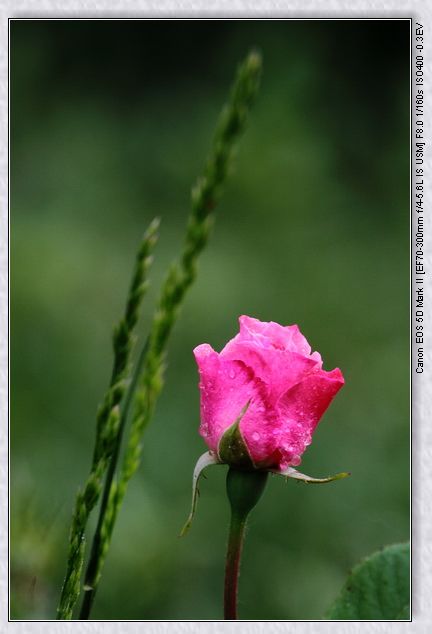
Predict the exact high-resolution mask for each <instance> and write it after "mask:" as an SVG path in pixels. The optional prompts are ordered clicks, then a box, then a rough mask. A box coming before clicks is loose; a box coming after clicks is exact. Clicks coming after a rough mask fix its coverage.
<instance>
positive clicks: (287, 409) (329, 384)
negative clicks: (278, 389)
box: [276, 368, 344, 468]
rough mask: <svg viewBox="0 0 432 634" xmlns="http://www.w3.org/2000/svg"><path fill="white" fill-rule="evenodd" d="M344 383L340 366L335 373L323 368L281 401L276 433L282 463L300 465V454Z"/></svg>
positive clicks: (308, 443)
mask: <svg viewBox="0 0 432 634" xmlns="http://www.w3.org/2000/svg"><path fill="white" fill-rule="evenodd" d="M343 384H344V378H343V376H342V373H341V371H340V370H339V368H336V369H335V370H332V371H331V372H325V371H324V370H319V371H318V372H316V373H314V374H311V375H310V376H308V377H306V378H305V379H304V380H303V381H301V382H300V383H298V384H297V385H295V386H293V387H292V388H290V389H289V390H288V391H287V392H286V394H284V395H283V397H282V398H281V399H280V401H279V404H278V406H279V415H280V418H279V421H280V423H281V426H280V428H279V430H278V431H277V432H276V435H277V436H278V442H277V444H278V448H279V452H280V466H281V468H284V467H286V466H288V465H292V466H297V465H299V464H300V462H301V458H300V456H301V455H302V453H303V452H304V451H305V449H306V447H307V446H308V445H310V443H311V441H312V433H313V432H314V430H315V428H316V426H317V424H318V422H319V420H320V418H321V416H322V415H323V414H324V412H325V411H326V409H327V408H328V406H329V405H330V403H331V401H332V400H333V398H334V397H335V396H336V394H337V392H338V391H339V390H340V388H341V387H342V385H343Z"/></svg>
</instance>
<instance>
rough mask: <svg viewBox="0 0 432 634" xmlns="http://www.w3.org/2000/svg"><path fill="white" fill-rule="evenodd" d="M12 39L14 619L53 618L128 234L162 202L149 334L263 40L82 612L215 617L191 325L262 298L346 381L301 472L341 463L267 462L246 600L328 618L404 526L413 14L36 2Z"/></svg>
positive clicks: (208, 332)
mask: <svg viewBox="0 0 432 634" xmlns="http://www.w3.org/2000/svg"><path fill="white" fill-rule="evenodd" d="M10 43H11V206H12V213H11V225H12V226H11V265H12V269H11V270H12V278H11V310H12V326H11V335H12V336H11V381H12V382H11V430H10V433H11V464H12V470H11V584H12V585H11V616H12V618H14V619H15V618H21V619H23V618H24V619H36V618H53V617H54V616H55V608H56V604H57V600H58V597H59V592H60V586H61V582H62V576H63V574H64V571H65V557H66V551H67V538H68V531H69V524H70V517H71V509H72V505H73V501H74V496H75V494H76V491H77V488H78V486H79V484H80V483H82V482H83V481H84V478H85V476H86V474H87V471H88V468H89V464H90V459H91V455H92V447H93V438H94V428H95V422H94V421H95V412H96V408H97V404H98V402H99V401H100V399H101V397H102V394H103V392H104V390H105V388H106V386H107V381H108V379H109V374H110V365H111V343H110V337H111V332H112V327H113V325H114V323H115V322H116V321H117V319H118V318H119V316H120V314H121V311H122V309H123V302H124V299H125V294H126V289H127V286H128V284H129V276H130V271H131V266H132V262H133V259H134V256H135V251H136V248H137V245H138V243H139V240H140V237H141V234H142V233H143V231H144V229H145V227H146V225H147V224H148V222H149V221H150V220H151V219H152V218H153V217H154V216H155V215H159V216H161V218H162V226H161V237H160V243H159V245H158V247H157V251H156V260H155V264H154V268H153V272H152V290H151V292H150V294H149V296H148V301H147V302H146V305H145V311H144V313H145V314H144V317H143V321H142V325H141V328H140V332H141V333H142V334H143V335H144V334H145V328H146V325H147V324H148V323H149V318H150V316H151V313H152V310H153V305H154V299H155V297H156V291H157V287H158V284H159V283H160V281H161V279H162V278H163V275H164V271H165V269H166V266H167V264H168V263H169V262H170V261H171V260H172V259H173V258H174V257H176V256H177V254H178V252H179V247H180V241H181V239H182V236H183V232H184V226H185V220H186V217H187V214H188V211H189V192H190V187H191V185H192V183H193V182H194V180H195V178H196V176H197V175H198V174H199V172H200V170H201V167H202V164H203V161H204V158H205V156H206V154H207V150H208V148H209V144H210V140H211V137H212V132H213V129H214V123H215V120H216V118H217V115H218V112H219V110H220V107H221V105H222V103H223V102H224V100H225V96H226V93H227V89H228V86H229V85H230V82H231V79H232V77H233V74H234V70H235V67H236V65H237V63H238V62H239V60H240V59H241V58H242V57H243V56H244V55H245V54H246V52H247V51H248V49H249V48H250V47H251V46H257V47H259V48H260V49H261V51H262V53H263V57H264V76H263V82H262V87H261V92H260V95H259V98H258V101H257V104H256V107H255V108H254V110H253V114H252V117H251V120H250V125H249V128H248V130H247V133H246V135H245V138H244V139H243V141H242V143H241V147H240V149H239V154H238V160H237V164H236V169H235V172H234V174H233V177H232V178H231V179H230V181H229V183H228V186H227V188H226V192H225V195H224V197H223V200H222V202H221V204H220V207H219V209H218V212H217V221H216V225H215V230H214V233H213V235H212V239H211V242H210V245H209V246H208V248H207V250H206V251H205V253H204V254H203V257H202V260H201V265H200V271H199V276H198V280H197V282H196V284H195V285H194V287H193V289H192V291H191V292H190V294H189V295H188V297H187V300H186V303H185V305H184V308H183V311H182V314H181V318H180V320H179V322H178V324H177V326H176V328H175V331H174V333H173V337H172V340H171V345H170V350H169V367H168V371H167V377H166V378H167V382H166V388H165V390H164V392H163V394H162V397H161V399H160V401H159V404H158V408H157V413H156V415H155V418H154V420H153V423H152V425H151V428H150V429H149V430H148V432H147V433H146V436H145V448H144V455H143V462H142V465H141V467H140V469H139V473H138V474H137V477H135V479H134V480H133V481H132V483H131V486H130V488H129V490H128V494H127V497H126V500H125V504H124V507H123V509H122V512H121V515H120V517H119V521H118V524H117V527H116V531H115V535H114V539H113V543H112V548H111V551H110V553H109V557H108V560H107V564H106V567H105V571H104V574H103V579H102V582H101V586H100V589H99V593H98V596H97V600H96V604H95V609H94V613H93V617H94V618H99V619H163V620H165V619H178V620H180V619H218V618H221V617H222V602H221V597H222V584H223V572H224V553H225V543H226V537H227V534H226V532H227V523H228V504H227V501H226V497H225V491H224V477H225V468H223V467H221V468H218V469H213V470H209V471H208V474H207V475H208V478H207V480H203V481H202V486H201V498H200V501H199V506H198V512H197V515H196V519H195V522H194V525H193V527H192V530H191V532H190V533H189V534H188V536H187V537H185V538H184V539H182V540H179V539H178V537H177V535H178V532H179V530H180V528H181V526H182V524H183V522H184V520H185V518H186V516H187V514H188V511H189V503H190V489H191V487H190V484H191V475H192V470H193V467H194V464H195V461H196V459H197V457H198V456H199V455H200V454H201V453H203V451H204V450H205V446H204V444H203V441H202V440H201V438H200V437H199V436H198V434H197V428H198V422H199V420H198V419H199V394H198V389H197V371H196V367H195V362H194V359H193V356H192V348H193V347H194V346H196V345H198V344H199V343H202V342H208V343H210V344H212V346H213V347H214V348H215V349H220V348H221V347H222V346H223V345H224V344H225V342H226V341H227V340H228V339H230V338H231V337H233V336H234V334H235V333H236V332H237V319H238V316H239V315H240V314H248V315H252V316H255V317H258V318H260V319H262V320H274V321H278V322H280V323H282V324H292V323H298V324H299V325H300V327H301V329H302V331H303V333H304V334H305V335H306V337H307V338H308V340H309V341H310V343H311V345H312V347H313V349H314V350H315V349H316V350H319V351H320V352H321V353H322V356H323V359H324V367H325V368H326V369H332V368H334V367H335V366H339V367H340V368H341V369H342V371H343V373H344V375H345V379H346V385H345V387H344V389H343V390H342V391H341V393H340V394H339V395H338V397H337V398H336V399H335V401H334V403H333V404H332V406H331V407H330V409H329V411H328V412H327V413H326V414H325V416H324V418H323V421H322V423H321V425H320V426H319V428H318V430H317V432H316V434H315V437H314V443H313V445H312V446H311V447H310V448H309V449H308V451H307V452H306V454H305V456H304V458H303V463H302V466H301V470H303V471H304V472H305V473H308V474H310V475H315V476H320V475H328V474H331V473H336V472H338V471H342V470H349V471H352V477H351V478H350V479H348V480H346V481H343V482H337V483H333V484H330V485H326V486H322V487H319V486H317V487H306V486H304V485H297V484H295V483H293V482H289V483H288V484H285V483H284V481H283V480H282V478H272V480H271V481H270V483H269V486H268V488H267V491H266V493H265V495H264V498H263V499H262V501H261V502H260V504H259V506H258V507H257V509H256V510H255V511H254V513H253V515H252V517H251V522H250V530H249V534H248V538H247V542H246V546H245V550H244V560H243V567H242V576H241V586H240V616H241V617H242V618H247V619H319V618H321V617H322V615H323V613H324V610H325V609H326V608H327V606H328V605H329V603H330V602H331V601H332V600H333V599H334V598H335V596H336V595H337V594H338V592H339V590H340V587H341V585H342V583H343V581H344V579H345V577H346V574H347V572H348V570H349V569H350V568H351V567H352V566H353V565H354V564H355V563H356V562H357V560H358V559H359V558H360V557H362V556H364V555H367V554H369V553H370V552H371V551H373V550H375V549H377V548H379V547H381V546H383V545H384V544H387V543H391V542H397V541H401V540H405V539H407V538H408V537H409V488H410V472H409V274H408V271H409V265H408V258H409V22H408V21H392V20H390V21H386V20H384V21H376V22H375V21H358V20H354V21H343V20H342V21H332V20H330V21H261V20H257V21H244V20H238V21H225V20H222V21H218V20H216V21H200V20H196V21H43V20H42V21H32V20H31V21H12V23H11V39H10ZM93 525H94V522H93Z"/></svg>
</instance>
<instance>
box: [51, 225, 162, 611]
mask: <svg viewBox="0 0 432 634" xmlns="http://www.w3.org/2000/svg"><path fill="white" fill-rule="evenodd" d="M158 226H159V221H158V220H154V221H153V222H152V223H151V224H150V226H149V228H148V230H147V231H146V233H145V235H144V237H143V240H142V242H141V245H140V248H139V251H138V254H137V257H136V261H135V267H134V271H133V276H132V281H131V285H130V288H129V293H128V296H127V301H126V308H125V312H124V316H123V318H122V319H121V320H120V322H119V324H118V326H117V327H116V328H115V330H114V333H113V347H114V363H113V369H112V373H111V380H110V384H109V388H108V390H107V392H106V394H105V396H104V399H103V401H102V404H101V406H100V408H99V410H98V414H97V423H96V439H95V447H94V452H93V460H92V464H91V469H90V473H89V476H88V478H87V480H86V482H85V483H84V487H83V489H82V491H79V492H78V495H77V497H76V501H75V507H74V511H73V515H72V525H71V530H70V537H69V550H68V558H67V565H66V574H65V578H64V582H63V587H62V591H61V596H60V602H59V605H58V609H57V619H70V618H72V612H73V608H74V605H75V603H76V602H77V600H78V598H79V594H80V585H81V573H82V567H83V561H84V551H85V530H86V526H87V522H88V518H89V515H90V513H91V511H92V509H93V508H94V507H95V505H96V504H97V502H98V499H99V497H100V494H101V491H102V485H103V478H104V475H105V473H106V470H107V468H108V465H109V461H110V457H111V456H112V455H113V452H115V449H116V447H117V442H116V441H117V436H118V433H119V425H120V408H119V406H120V402H121V400H122V398H123V396H124V393H125V390H126V383H127V379H128V373H129V371H130V368H129V362H130V355H131V351H132V347H133V344H134V340H135V335H134V329H135V326H136V323H137V321H138V318H139V310H140V306H141V303H142V299H143V297H144V295H145V292H146V290H147V286H148V284H147V275H148V270H149V268H150V265H151V252H152V250H153V247H154V245H155V243H156V240H157V229H158Z"/></svg>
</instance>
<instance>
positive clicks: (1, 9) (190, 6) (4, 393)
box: [0, 0, 432, 634]
mask: <svg viewBox="0 0 432 634" xmlns="http://www.w3.org/2000/svg"><path fill="white" fill-rule="evenodd" d="M0 18H1V20H0V24H1V31H0V34H1V36H2V37H1V40H0V42H1V52H0V109H1V110H0V111H1V115H2V116H1V119H0V134H1V139H2V141H3V143H2V144H1V146H0V170H1V172H0V173H1V178H0V202H1V205H0V209H1V215H0V300H1V302H0V332H1V339H0V417H1V428H0V429H1V435H0V441H1V442H0V521H1V526H2V528H3V530H1V531H0V624H1V625H3V624H5V628H6V630H7V631H9V628H11V629H12V628H13V630H14V631H15V632H17V633H18V634H20V633H21V632H22V633H24V632H29V631H32V632H41V633H42V632H43V633H44V634H45V633H47V632H48V633H50V632H53V633H57V632H60V631H65V630H66V628H73V629H74V631H75V632H78V633H81V632H85V633H87V632H89V633H90V632H110V633H115V632H127V633H130V634H135V633H138V632H141V631H142V628H143V624H144V623H147V624H148V625H147V631H148V632H150V634H159V633H160V632H165V631H166V629H167V628H170V626H172V627H175V628H176V631H177V629H180V630H181V632H186V633H187V634H189V633H190V634H195V632H200V631H203V630H204V631H206V632H209V633H210V632H211V633H212V632H215V633H216V632H219V631H220V628H222V629H224V630H225V631H227V632H228V631H231V630H232V628H236V632H238V631H244V632H250V631H251V632H252V633H253V634H260V633H261V632H264V631H265V630H264V628H265V627H266V625H265V624H266V623H267V622H269V621H244V620H241V621H238V622H235V623H233V622H225V621H88V622H81V621H73V622H60V621H11V622H8V557H7V556H8V542H7V534H8V532H7V525H8V487H7V482H8V479H7V473H8V469H7V465H8V447H7V425H8V370H9V367H8V360H9V359H8V352H9V350H8V325H9V322H8V299H9V289H8V278H9V269H8V265H9V251H8V235H9V222H8V214H7V209H8V196H9V192H8V171H7V170H8V154H7V149H6V148H7V147H8V49H7V42H8V19H9V18H24V19H25V18H60V19H68V18H75V19H79V18H84V19H100V18H109V19H136V18H142V19H164V18H165V19H197V18H198V19H199V18H203V19H236V18H238V19H247V18H252V19H336V18H341V19H358V18H363V19H365V18H372V19H380V18H381V19H389V18H401V19H407V18H408V19H409V18H412V19H413V22H415V21H419V22H421V23H422V24H423V26H424V28H425V41H426V47H425V51H424V54H425V67H424V70H425V79H426V86H425V87H426V96H425V109H426V113H427V114H426V116H425V129H426V134H427V136H428V138H427V145H426V165H425V168H426V183H427V189H426V194H427V198H426V212H425V240H426V249H427V257H426V276H425V278H426V291H425V313H426V318H427V323H426V332H425V335H426V336H425V372H424V373H423V374H422V375H420V376H418V375H415V373H413V375H412V381H413V385H412V388H413V391H412V395H413V398H412V416H413V448H412V455H413V473H412V477H413V482H414V490H413V495H412V520H413V530H412V537H413V547H412V553H413V576H414V580H413V589H414V592H413V597H412V613H413V621H412V623H410V622H406V621H399V622H398V621H372V622H370V621H349V622H348V621H270V622H271V623H272V625H271V628H272V630H274V631H275V632H276V633H278V632H283V631H285V628H289V630H290V631H291V630H292V629H293V628H294V629H295V630H296V631H297V632H300V633H301V634H309V632H310V633H313V632H316V630H317V629H319V630H320V631H322V632H329V633H330V632H331V633H333V632H334V631H335V629H336V630H339V631H341V632H343V633H345V632H346V633H347V634H350V633H354V632H357V631H359V627H361V625H362V623H367V625H366V627H367V628H368V629H367V632H372V633H374V632H387V631H388V630H389V629H390V628H391V629H393V628H395V629H396V630H400V629H401V628H406V627H410V629H411V631H415V632H426V631H427V630H428V629H429V627H428V626H432V611H431V608H430V604H431V603H432V602H431V598H430V597H431V596H432V578H431V566H428V565H427V562H428V561H432V539H431V533H430V532H429V534H428V530H427V524H428V523H429V522H430V521H431V519H432V518H431V512H430V509H431V508H432V486H431V482H432V477H431V476H432V424H430V425H429V428H428V425H427V416H426V413H427V412H432V397H431V390H430V389H429V390H427V389H426V386H427V385H428V384H429V385H432V381H431V379H432V370H431V368H432V346H430V345H428V342H429V341H430V340H431V337H432V328H431V319H430V315H431V310H432V284H431V276H432V257H431V249H430V246H431V235H432V233H431V232H432V220H431V214H432V209H431V210H428V204H429V203H430V202H431V201H432V196H431V189H432V187H431V177H432V170H431V163H432V148H430V149H429V147H428V146H429V144H430V141H432V135H430V130H431V124H432V107H431V105H430V104H431V103H432V90H431V72H432V55H431V49H432V12H431V10H430V9H428V7H427V6H426V2H425V1H423V2H422V1H421V0H415V1H412V2H408V1H405V0H393V1H389V0H387V1H384V2H373V1H370V2H367V1H364V0H354V1H353V2H352V3H346V4H345V3H343V2H340V1H338V0H332V2H330V3H327V2H325V0H312V1H309V2H307V8H305V2H301V1H299V0H296V1H293V2H287V1H286V0H281V1H277V0H274V1H273V2H271V1H263V0H261V1H260V2H257V3H250V2H241V1H240V2H239V1H238V0H237V1H236V0H233V1H231V2H230V1H229V0H222V1H219V2H217V1H214V0H213V1H212V2H205V1H204V0H201V1H200V0H195V1H189V2H184V1H182V2H180V1H179V2H175V1H167V0H161V1H160V2H142V1H135V2H134V1H133V0H123V1H121V0H117V1H112V2H110V1H108V0H95V1H93V2H89V1H87V2H86V0H81V1H79V0H64V2H60V1H59V0H58V1H57V2H54V1H50V0H45V1H44V2H37V1H36V0H27V1H25V0H16V1H15V2H13V0H10V1H8V0H6V1H3V2H2V3H1V6H0ZM377 72H379V60H377ZM428 133H429V134H428ZM428 213H429V216H428ZM144 627H145V626H144ZM6 630H3V627H1V626H0V631H6Z"/></svg>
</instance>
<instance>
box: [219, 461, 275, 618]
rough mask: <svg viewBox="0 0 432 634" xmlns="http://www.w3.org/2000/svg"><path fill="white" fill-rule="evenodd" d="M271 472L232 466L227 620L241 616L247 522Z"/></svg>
mask: <svg viewBox="0 0 432 634" xmlns="http://www.w3.org/2000/svg"><path fill="white" fill-rule="evenodd" d="M267 476H268V472H267V471H252V470H240V469H235V468H234V467H230V469H229V471H228V474H227V483H226V484H227V494H228V499H229V501H230V504H231V522H230V528H229V538H228V549H227V555H226V565H225V590H224V619H225V620H236V619H237V595H238V579H239V572H240V559H241V553H242V547H243V538H244V533H245V527H246V521H247V518H248V515H249V513H250V511H251V510H252V509H253V508H254V506H255V505H256V504H257V502H258V500H259V499H260V497H261V495H262V494H263V491H264V488H265V485H266V483H267Z"/></svg>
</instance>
